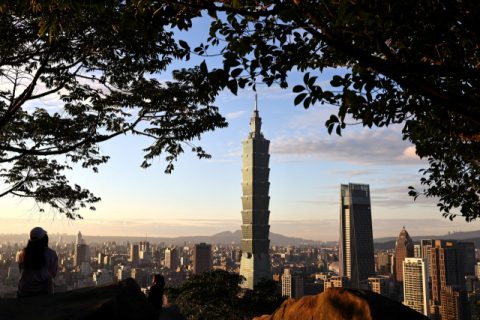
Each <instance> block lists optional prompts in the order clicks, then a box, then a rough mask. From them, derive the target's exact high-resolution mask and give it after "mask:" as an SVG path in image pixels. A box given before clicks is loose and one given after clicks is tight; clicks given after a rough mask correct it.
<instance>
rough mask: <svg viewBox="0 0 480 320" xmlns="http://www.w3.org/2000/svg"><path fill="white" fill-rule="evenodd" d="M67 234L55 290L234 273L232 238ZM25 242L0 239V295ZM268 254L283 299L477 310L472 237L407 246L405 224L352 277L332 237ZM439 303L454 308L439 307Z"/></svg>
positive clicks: (9, 287)
mask: <svg viewBox="0 0 480 320" xmlns="http://www.w3.org/2000/svg"><path fill="white" fill-rule="evenodd" d="M66 236H67V235H62V234H52V235H50V244H49V247H51V248H53V249H54V250H55V251H56V252H57V254H58V258H59V272H58V274H57V277H56V278H55V292H64V291H68V290H75V289H79V288H83V287H86V286H99V285H103V284H107V283H111V282H118V281H121V280H124V279H126V278H130V277H131V278H134V279H135V281H136V282H137V283H138V285H139V286H140V287H141V289H142V291H143V292H144V293H145V294H147V293H148V290H149V287H150V286H151V285H152V277H153V275H154V274H161V275H163V276H164V277H165V280H166V285H167V286H178V285H179V284H182V283H183V282H185V281H186V279H187V278H188V277H189V276H190V275H191V274H198V273H201V272H203V271H209V270H218V269H221V270H225V271H229V272H232V273H239V272H240V262H241V257H242V248H241V247H240V246H238V245H231V244H230V245H228V244H205V243H200V244H192V243H184V244H183V245H174V244H169V243H165V242H160V243H152V242H149V241H148V240H146V241H141V242H138V243H129V242H128V241H126V242H125V241H122V242H115V241H108V242H103V243H95V242H89V241H88V237H83V236H82V234H81V232H79V233H78V235H77V236H76V239H75V242H67V241H64V240H63V239H64V238H65V237H66ZM25 237H26V235H25ZM371 240H372V241H373V239H371ZM25 245H26V241H18V242H17V241H15V242H14V241H4V242H3V243H2V244H1V245H0V252H1V254H0V263H1V266H0V278H1V279H2V283H1V287H0V298H8V297H10V298H13V297H15V295H16V292H17V282H18V279H19V277H20V274H19V269H18V265H17V264H16V259H17V258H18V255H19V253H20V250H21V249H22V248H23V247H24V246H25ZM269 257H270V262H271V273H272V276H273V279H274V280H275V281H277V288H278V289H277V290H278V292H279V293H281V294H282V295H285V296H288V297H289V298H297V299H299V298H301V297H303V296H309V295H317V294H319V293H322V292H323V291H324V290H325V289H327V288H330V287H355V288H359V289H362V290H371V291H373V292H376V293H378V294H381V295H384V296H387V297H389V298H391V299H394V300H397V301H400V302H403V303H404V304H405V305H407V306H409V307H411V308H413V309H415V310H417V311H418V312H420V313H423V314H425V315H429V316H430V317H431V318H432V319H444V318H442V316H443V314H444V313H447V314H448V315H449V316H450V317H449V318H448V319H467V318H468V319H469V318H471V317H473V316H474V315H475V312H476V304H475V301H476V299H477V293H478V292H480V281H479V280H478V276H479V272H478V271H479V268H480V263H479V264H478V265H477V264H476V260H480V252H478V249H475V248H474V244H473V242H461V241H455V240H451V241H449V240H435V239H423V240H421V244H418V245H417V244H416V245H414V244H413V241H412V239H411V238H410V236H409V234H408V232H407V230H405V229H402V230H401V232H400V234H399V237H398V239H397V241H396V248H395V249H390V250H385V251H382V250H376V251H375V252H374V254H373V255H372V257H371V258H372V259H371V261H372V263H373V264H374V270H373V272H372V274H370V275H368V277H367V278H366V279H362V278H360V279H359V283H358V284H354V283H353V282H352V277H349V276H348V275H346V274H343V275H341V274H339V269H340V266H339V245H338V242H329V243H325V242H318V244H317V245H296V246H288V245H287V244H285V245H276V246H271V247H270V249H269ZM349 268H351V269H353V268H356V266H355V265H352V266H351V267H349ZM166 302H167V301H165V303H166ZM442 304H443V306H445V305H450V306H454V307H455V308H454V309H448V308H445V307H444V308H443V309H442ZM452 311H454V312H456V315H453V314H452ZM435 315H437V316H435ZM469 316H470V317H469Z"/></svg>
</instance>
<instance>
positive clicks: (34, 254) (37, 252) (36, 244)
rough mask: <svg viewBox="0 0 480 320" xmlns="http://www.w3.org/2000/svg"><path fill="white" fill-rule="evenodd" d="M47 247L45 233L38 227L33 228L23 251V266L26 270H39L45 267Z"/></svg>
mask: <svg viewBox="0 0 480 320" xmlns="http://www.w3.org/2000/svg"><path fill="white" fill-rule="evenodd" d="M46 247H48V235H47V231H45V230H43V229H42V228H40V227H36V228H33V229H32V230H31V231H30V239H29V240H28V243H27V247H26V248H24V249H23V250H24V251H25V257H24V266H25V268H26V269H32V270H40V269H41V268H42V267H43V266H45V264H46V261H45V248H46Z"/></svg>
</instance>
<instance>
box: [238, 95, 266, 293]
mask: <svg viewBox="0 0 480 320" xmlns="http://www.w3.org/2000/svg"><path fill="white" fill-rule="evenodd" d="M261 125H262V118H260V117H259V116H258V109H257V95H256V94H255V110H254V111H253V117H252V118H250V128H251V132H250V134H249V135H248V137H247V139H245V140H243V141H242V145H243V155H242V159H243V160H242V162H243V169H242V176H243V182H242V191H243V196H242V207H243V210H242V222H243V224H242V251H243V255H242V259H241V263H240V274H241V275H242V276H244V277H245V279H246V280H245V282H243V283H242V288H246V289H253V287H254V285H256V284H257V283H258V282H259V281H260V279H261V278H262V277H263V276H266V277H267V278H270V279H271V277H272V275H271V270H270V269H271V266H270V257H269V255H268V249H269V245H270V240H269V239H268V235H269V231H270V226H269V225H268V221H269V217H270V211H269V210H268V207H269V202H270V197H269V196H268V191H269V186H270V183H269V182H268V176H269V172H270V169H269V168H268V162H269V158H270V155H269V154H268V149H269V146H270V141H269V140H267V139H265V138H264V137H263V134H262V133H261Z"/></svg>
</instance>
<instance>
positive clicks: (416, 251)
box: [413, 244, 422, 258]
mask: <svg viewBox="0 0 480 320" xmlns="http://www.w3.org/2000/svg"><path fill="white" fill-rule="evenodd" d="M413 257H414V258H421V257H422V247H421V246H420V245H419V244H414V245H413Z"/></svg>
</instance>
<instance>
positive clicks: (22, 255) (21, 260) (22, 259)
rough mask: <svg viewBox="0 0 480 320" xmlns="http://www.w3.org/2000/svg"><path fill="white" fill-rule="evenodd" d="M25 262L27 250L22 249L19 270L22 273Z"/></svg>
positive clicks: (19, 257)
mask: <svg viewBox="0 0 480 320" xmlns="http://www.w3.org/2000/svg"><path fill="white" fill-rule="evenodd" d="M24 262H25V250H22V251H21V252H20V255H19V256H18V270H19V271H20V274H21V273H22V271H23V265H24Z"/></svg>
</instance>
